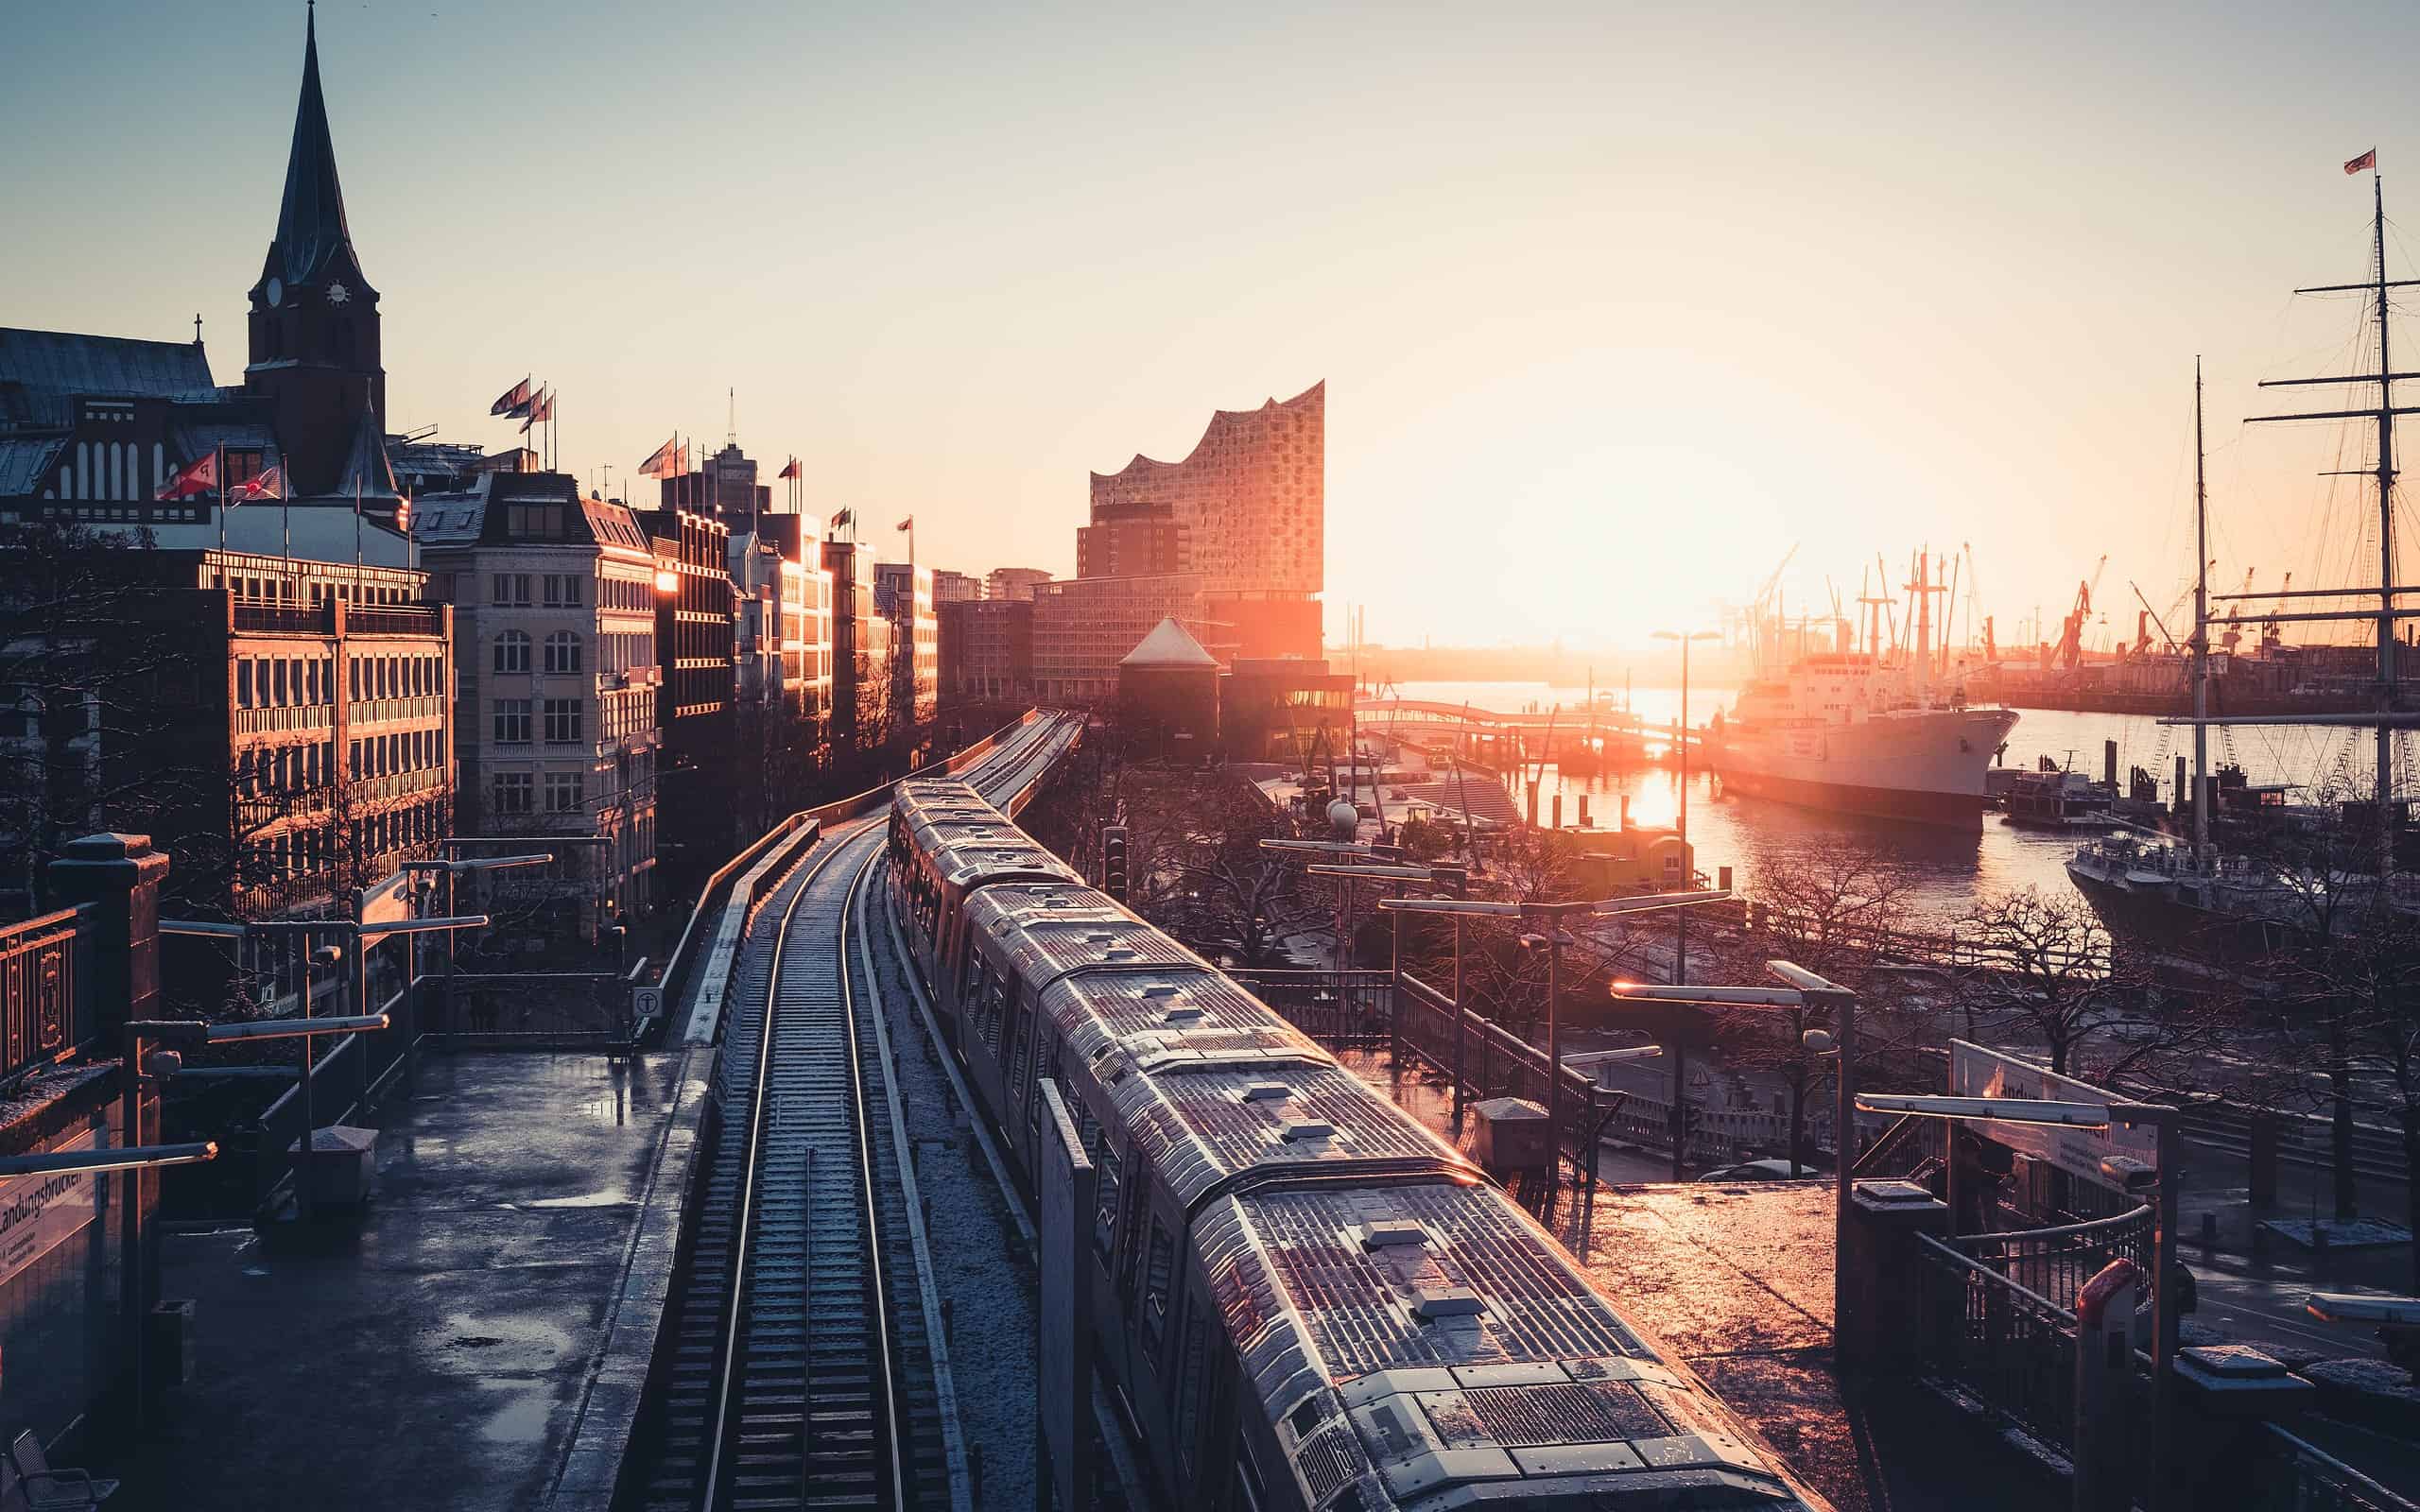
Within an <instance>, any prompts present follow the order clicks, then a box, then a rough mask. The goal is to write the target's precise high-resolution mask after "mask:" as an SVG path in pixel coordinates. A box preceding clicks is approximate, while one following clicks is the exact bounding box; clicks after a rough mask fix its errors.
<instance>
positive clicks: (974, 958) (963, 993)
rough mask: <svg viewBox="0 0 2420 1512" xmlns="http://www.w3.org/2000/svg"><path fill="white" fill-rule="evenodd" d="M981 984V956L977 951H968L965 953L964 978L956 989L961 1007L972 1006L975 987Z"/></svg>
mask: <svg viewBox="0 0 2420 1512" xmlns="http://www.w3.org/2000/svg"><path fill="white" fill-rule="evenodd" d="M982 985H983V957H982V955H981V954H979V953H977V952H975V951H968V952H967V953H966V980H965V982H964V983H962V984H961V985H960V986H959V989H958V1001H959V1006H960V1007H961V1008H967V1007H972V1006H974V1005H975V989H976V988H979V987H981V986H982Z"/></svg>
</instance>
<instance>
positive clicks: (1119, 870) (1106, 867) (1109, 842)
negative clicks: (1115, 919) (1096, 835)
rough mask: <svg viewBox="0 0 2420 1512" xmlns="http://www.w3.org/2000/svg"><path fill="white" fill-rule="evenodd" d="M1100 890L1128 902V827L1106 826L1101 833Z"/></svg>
mask: <svg viewBox="0 0 2420 1512" xmlns="http://www.w3.org/2000/svg"><path fill="white" fill-rule="evenodd" d="M1100 890H1101V891H1103V892H1105V893H1107V894H1109V895H1110V896H1111V897H1112V898H1115V899H1116V900H1117V901H1118V902H1121V903H1122V902H1125V901H1126V826H1124V825H1122V824H1105V825H1102V826H1101V831H1100Z"/></svg>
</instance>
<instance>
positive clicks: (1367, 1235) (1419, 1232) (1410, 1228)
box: [1361, 1218, 1428, 1249]
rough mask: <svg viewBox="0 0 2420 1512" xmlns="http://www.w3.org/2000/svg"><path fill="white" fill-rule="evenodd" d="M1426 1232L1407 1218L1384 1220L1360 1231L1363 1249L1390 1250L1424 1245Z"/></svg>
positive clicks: (1426, 1239) (1426, 1238)
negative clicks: (1404, 1246) (1395, 1247)
mask: <svg viewBox="0 0 2420 1512" xmlns="http://www.w3.org/2000/svg"><path fill="white" fill-rule="evenodd" d="M1426 1243H1428V1230H1427V1229H1423V1228H1422V1227H1420V1225H1418V1224H1416V1223H1413V1222H1412V1221H1411V1220H1410V1219H1409V1218H1386V1219H1382V1220H1380V1221H1379V1222H1377V1223H1374V1224H1370V1225H1368V1226H1367V1227H1365V1228H1363V1229H1362V1230H1361V1247H1362V1248H1364V1249H1392V1248H1393V1247H1394V1246H1397V1245H1425V1244H1426Z"/></svg>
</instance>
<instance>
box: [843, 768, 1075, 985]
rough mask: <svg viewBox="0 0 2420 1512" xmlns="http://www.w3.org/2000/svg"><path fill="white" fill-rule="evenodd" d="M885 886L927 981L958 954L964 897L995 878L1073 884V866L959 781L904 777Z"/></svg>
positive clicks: (893, 817) (896, 798)
mask: <svg viewBox="0 0 2420 1512" xmlns="http://www.w3.org/2000/svg"><path fill="white" fill-rule="evenodd" d="M890 863H891V865H890V888H891V893H892V896H893V898H894V899H895V900H896V901H897V902H898V903H899V905H900V906H899V911H900V914H901V917H902V918H903V919H905V920H906V921H907V934H908V939H909V943H910V945H911V947H912V950H913V953H914V954H915V956H916V961H917V965H918V966H919V967H920V968H921V969H922V970H923V971H924V973H925V979H926V980H927V981H928V982H936V981H939V980H941V979H942V976H943V975H944V974H945V970H944V967H943V964H942V963H943V962H944V960H947V961H951V962H955V961H956V960H957V958H958V956H959V953H960V946H959V934H960V931H961V929H962V924H963V916H964V902H965V900H966V899H967V898H968V897H969V896H971V895H972V894H973V893H974V892H975V891H976V890H977V889H979V888H981V887H984V886H987V885H992V884H994V883H998V882H1010V881H1021V880H1047V881H1057V882H1070V883H1073V882H1078V881H1080V879H1079V878H1078V876H1077V874H1076V872H1075V870H1074V868H1070V867H1069V866H1068V865H1067V864H1066V863H1065V862H1063V861H1061V860H1060V859H1059V858H1058V857H1057V856H1054V855H1052V854H1051V853H1050V852H1049V851H1046V850H1045V849H1043V848H1042V847H1041V846H1038V845H1036V844H1034V842H1033V841H1032V840H1031V839H1030V838H1029V836H1027V834H1026V833H1025V832H1023V831H1022V830H1019V829H1018V828H1017V827H1016V826H1014V825H1013V824H1011V823H1010V822H1009V821H1008V820H1007V819H1006V818H1005V817H1003V816H1001V815H1000V813H999V811H998V810H996V809H994V808H993V807H992V806H991V805H990V804H988V803H985V802H984V801H983V800H982V799H981V798H980V797H979V796H977V794H976V793H975V791H974V790H973V789H972V788H969V787H967V786H966V785H965V784H963V783H942V782H930V781H925V782H914V783H906V782H903V783H901V784H900V791H898V792H897V793H895V794H894V796H893V798H892V800H891V816H890Z"/></svg>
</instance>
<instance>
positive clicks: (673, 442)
mask: <svg viewBox="0 0 2420 1512" xmlns="http://www.w3.org/2000/svg"><path fill="white" fill-rule="evenodd" d="M680 450H682V448H681V446H680V441H679V438H677V437H675V438H672V439H670V440H667V441H666V442H665V443H664V444H663V445H662V446H659V447H657V448H656V449H655V450H654V451H652V452H649V453H648V457H647V460H646V461H644V462H641V463H640V464H639V476H641V477H643V478H668V477H670V476H672V475H673V474H674V473H676V472H681V471H682V467H681V459H680V457H679V455H677V454H678V452H679V451H680Z"/></svg>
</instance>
